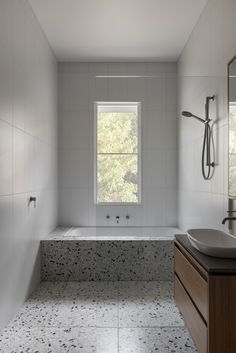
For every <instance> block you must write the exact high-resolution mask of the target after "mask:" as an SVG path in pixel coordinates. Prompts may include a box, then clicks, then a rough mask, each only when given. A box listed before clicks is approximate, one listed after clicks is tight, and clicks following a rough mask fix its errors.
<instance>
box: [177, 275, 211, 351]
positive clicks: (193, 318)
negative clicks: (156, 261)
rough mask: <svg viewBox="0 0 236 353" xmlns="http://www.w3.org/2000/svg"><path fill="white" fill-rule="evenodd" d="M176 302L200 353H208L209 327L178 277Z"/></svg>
mask: <svg viewBox="0 0 236 353" xmlns="http://www.w3.org/2000/svg"><path fill="white" fill-rule="evenodd" d="M175 300H176V303H177V305H178V307H179V309H180V311H181V313H182V314H183V317H184V318H185V320H186V322H187V323H188V325H187V326H188V328H189V331H190V332H191V335H192V338H193V340H194V342H195V343H196V346H197V348H198V349H199V352H201V353H207V326H206V324H205V322H204V321H203V320H202V318H201V316H200V314H199V313H198V311H197V309H196V308H195V306H194V304H193V303H192V301H191V299H190V297H189V296H188V294H187V293H186V291H185V289H184V287H183V286H182V284H181V282H180V281H179V279H178V277H177V276H175Z"/></svg>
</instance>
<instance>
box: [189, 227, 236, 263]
mask: <svg viewBox="0 0 236 353" xmlns="http://www.w3.org/2000/svg"><path fill="white" fill-rule="evenodd" d="M187 236H188V239H189V241H190V243H191V245H192V246H193V247H194V248H196V249H197V250H198V251H200V252H201V253H203V254H204V255H208V256H213V257H222V258H236V237H234V236H233V235H231V234H229V233H225V232H223V231H220V230H217V229H189V230H188V231H187Z"/></svg>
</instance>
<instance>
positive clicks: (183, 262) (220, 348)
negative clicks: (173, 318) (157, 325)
mask: <svg viewBox="0 0 236 353" xmlns="http://www.w3.org/2000/svg"><path fill="white" fill-rule="evenodd" d="M180 237H184V236H177V237H176V240H175V250H174V251H175V301H176V303H177V305H178V307H179V310H180V312H181V313H182V315H183V317H184V320H185V323H186V326H187V327H188V329H189V331H190V334H191V336H192V338H193V340H194V342H195V344H196V347H197V349H198V351H199V353H236V260H224V259H217V260H216V259H215V260H214V259H213V258H209V257H208V256H205V255H202V254H200V253H199V255H198V252H197V250H195V249H194V250H192V249H191V246H190V244H189V243H188V240H187V237H186V238H185V239H184V241H182V239H183V238H180ZM178 239H179V241H178ZM190 249H191V251H189V250H190ZM225 261H226V263H225ZM227 263H228V264H230V266H231V269H228V268H227ZM203 264H204V266H203ZM214 265H215V267H214ZM221 265H222V266H221ZM234 266H235V269H234Z"/></svg>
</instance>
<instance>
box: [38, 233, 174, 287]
mask: <svg viewBox="0 0 236 353" xmlns="http://www.w3.org/2000/svg"><path fill="white" fill-rule="evenodd" d="M65 233H66V230H65V229H57V230H56V231H55V232H54V233H52V234H50V235H49V236H48V237H47V238H46V239H44V240H42V241H41V269H42V270H41V271H42V272H41V279H42V280H43V281H44V280H46V281H153V280H172V279H173V273H174V270H173V268H174V255H173V248H174V246H173V237H172V236H168V237H167V236H165V237H163V236H162V237H160V236H158V237H157V238H154V237H149V238H147V237H146V238H144V237H138V236H137V237H136V238H134V237H132V240H131V237H124V236H123V237H112V236H111V237H110V239H108V238H106V237H98V236H96V237H87V238H86V239H85V238H84V237H81V238H78V237H70V236H68V237H66V236H65Z"/></svg>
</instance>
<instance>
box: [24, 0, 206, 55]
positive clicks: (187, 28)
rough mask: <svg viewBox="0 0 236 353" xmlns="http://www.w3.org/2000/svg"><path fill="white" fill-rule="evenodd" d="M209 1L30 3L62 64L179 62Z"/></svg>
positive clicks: (64, 0) (47, 0)
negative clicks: (63, 62) (68, 62)
mask: <svg viewBox="0 0 236 353" xmlns="http://www.w3.org/2000/svg"><path fill="white" fill-rule="evenodd" d="M207 1H208V0H29V2H30V3H31V5H32V8H33V10H34V12H35V14H36V16H37V18H38V20H39V22H40V24H41V26H42V28H43V30H44V32H45V34H46V36H47V38H48V40H49V43H50V44H51V46H52V48H53V50H54V52H55V54H56V56H57V58H58V59H59V60H61V61H65V60H70V61H76V60H79V61H97V60H99V61H105V60H109V61H122V60H135V61H142V60H149V61H157V60H176V59H177V58H178V56H179V55H180V53H181V51H182V49H183V47H184V45H185V43H186V41H187V39H188V37H189V35H190V33H191V31H192V30H193V27H194V25H195V24H196V22H197V20H198V18H199V16H200V14H201V12H202V10H203V9H204V7H205V5H206V3H207Z"/></svg>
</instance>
